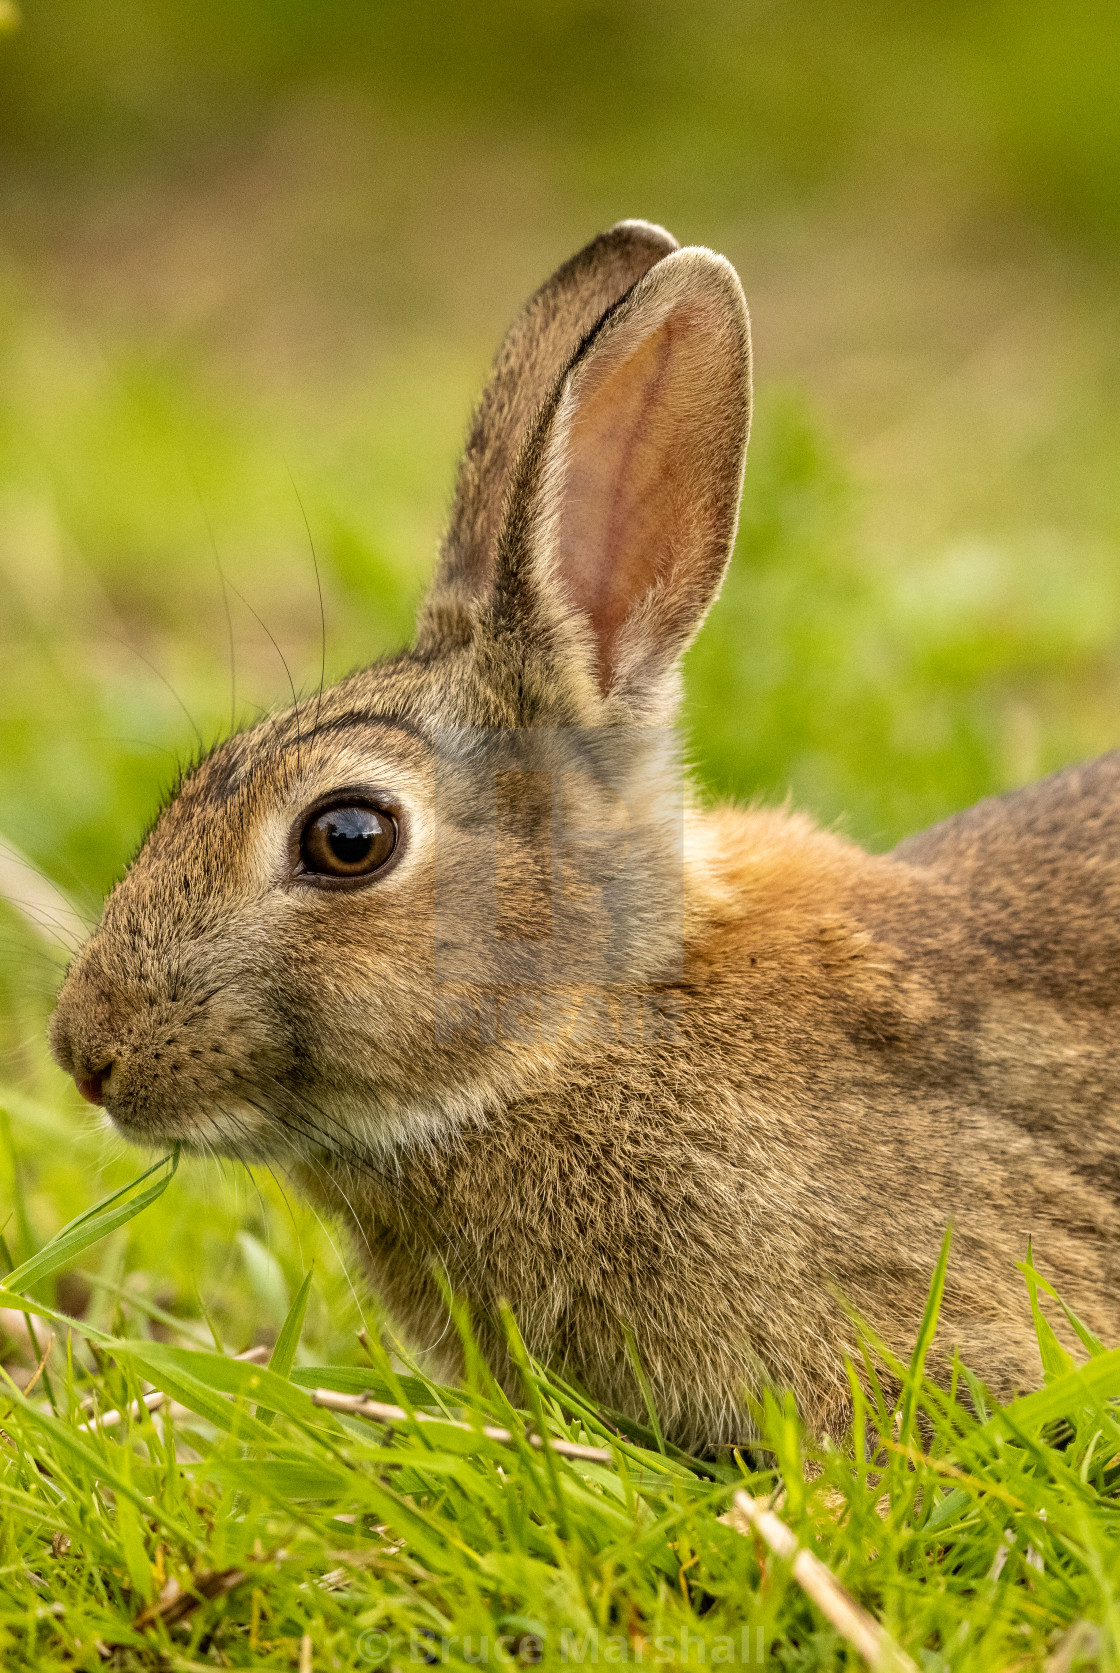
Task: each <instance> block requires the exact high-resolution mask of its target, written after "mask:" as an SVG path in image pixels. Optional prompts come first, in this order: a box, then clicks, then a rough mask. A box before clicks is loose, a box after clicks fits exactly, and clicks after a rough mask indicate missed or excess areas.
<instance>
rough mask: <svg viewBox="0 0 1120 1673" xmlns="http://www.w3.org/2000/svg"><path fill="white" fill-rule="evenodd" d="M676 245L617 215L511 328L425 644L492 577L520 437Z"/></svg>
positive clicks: (483, 404)
mask: <svg viewBox="0 0 1120 1673" xmlns="http://www.w3.org/2000/svg"><path fill="white" fill-rule="evenodd" d="M676 248H677V241H676V239H675V238H674V237H673V236H672V234H671V233H668V232H666V231H665V229H664V228H663V227H657V226H653V225H651V223H650V222H649V221H619V222H618V224H617V225H616V226H613V227H611V228H610V230H609V231H608V232H603V233H600V234H599V236H598V237H597V238H593V239H592V240H591V243H590V244H586V245H585V246H584V248H583V249H582V250H580V251H578V252H577V253H576V254H575V255H574V256H572V257H571V259H570V260H569V261H566V262H565V263H564V265H563V267H560V268H558V269H557V271H556V272H555V273H554V274H553V275H552V277H551V279H548V280H547V281H546V282H545V283H544V284H543V285H542V286H541V288H540V290H538V291H537V292H536V294H535V295H534V296H532V297H530V299H529V301H528V302H527V303H526V304H525V307H524V308H523V310H522V312H521V314H520V316H519V317H518V319H516V320H515V321H514V323H513V325H511V326H510V328H509V330H508V332H507V333H506V335H505V339H504V340H503V342H502V346H501V348H500V349H499V350H498V353H497V356H496V357H495V360H494V366H493V370H492V371H491V373H490V379H489V382H488V383H487V385H486V388H485V390H484V391H483V394H482V399H481V400H480V401H479V404H478V408H477V410H476V412H475V415H474V420H473V422H472V424H471V428H470V433H469V435H468V437H467V445H466V448H465V450H464V453H463V458H462V462H461V464H460V466H459V477H458V481H457V483H456V488H455V501H454V504H453V506H452V510H451V520H450V524H449V526H448V530H447V534H446V536H445V537H444V541H443V546H442V549H441V555H440V564H439V568H438V570H437V572H436V577H435V580H434V581H433V583H432V587H431V591H430V592H429V594H428V597H427V599H426V600H425V603H424V608H423V611H422V613H421V618H420V624H419V628H418V642H419V645H420V648H426V647H430V646H431V645H432V644H434V643H437V642H439V641H441V640H447V639H452V640H454V639H459V638H462V637H464V635H465V633H466V631H467V626H466V621H467V616H468V614H469V608H470V603H471V601H472V600H473V599H475V598H477V597H478V595H479V594H480V593H481V592H483V591H484V590H485V589H486V588H487V587H488V586H489V584H490V582H491V581H492V580H493V573H494V554H495V547H496V544H497V536H498V530H499V528H500V527H501V523H502V518H503V515H504V512H505V506H506V496H507V493H508V490H509V484H510V478H511V476H512V474H513V469H514V466H515V464H516V462H517V458H518V454H519V453H520V450H521V446H522V443H523V442H524V440H525V437H526V435H527V434H528V432H529V428H530V426H531V424H532V422H533V420H534V418H536V416H537V414H538V412H539V411H540V409H541V407H542V406H543V405H544V403H545V401H546V400H547V398H548V396H549V394H550V392H551V391H552V389H553V386H554V385H555V383H556V381H557V379H558V378H559V377H560V376H561V374H562V373H563V371H564V369H565V367H566V366H567V365H568V364H569V362H570V361H571V358H572V356H573V355H574V354H575V352H576V350H577V349H578V347H579V345H580V343H581V342H582V341H583V339H584V337H585V336H586V335H587V333H588V332H589V331H590V330H591V329H592V328H593V327H594V326H595V325H596V324H597V323H598V321H599V320H600V319H601V318H602V316H603V314H604V313H606V311H607V309H608V308H610V307H612V306H613V304H614V303H616V302H617V301H618V300H619V298H620V297H622V296H625V294H626V292H627V291H628V290H629V289H630V287H631V286H632V285H633V284H635V282H636V281H637V280H638V279H640V278H641V277H642V275H643V273H646V272H647V271H648V270H649V268H651V267H652V266H653V264H654V263H655V262H657V261H660V260H661V258H662V257H663V256H666V255H669V254H670V253H671V252H672V251H673V250H675V249H676Z"/></svg>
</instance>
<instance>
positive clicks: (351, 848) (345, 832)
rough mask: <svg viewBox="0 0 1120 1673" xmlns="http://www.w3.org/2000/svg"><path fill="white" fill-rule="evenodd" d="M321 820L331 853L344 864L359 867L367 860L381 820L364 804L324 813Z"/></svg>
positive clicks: (379, 829)
mask: <svg viewBox="0 0 1120 1673" xmlns="http://www.w3.org/2000/svg"><path fill="white" fill-rule="evenodd" d="M320 823H321V824H322V825H323V827H324V833H323V834H324V835H325V837H326V839H327V845H328V847H329V848H330V851H331V853H332V854H333V855H334V857H335V859H336V860H338V861H339V862H340V864H342V865H344V866H359V865H361V863H362V861H363V860H365V859H368V858H369V851H370V849H371V848H372V847H373V842H374V838H375V837H377V836H378V835H380V831H381V821H380V820H379V819H378V817H377V815H376V813H373V812H371V811H370V809H369V808H365V807H347V808H342V809H341V810H340V811H339V812H338V813H326V814H324V815H323V818H322V820H321V822H320Z"/></svg>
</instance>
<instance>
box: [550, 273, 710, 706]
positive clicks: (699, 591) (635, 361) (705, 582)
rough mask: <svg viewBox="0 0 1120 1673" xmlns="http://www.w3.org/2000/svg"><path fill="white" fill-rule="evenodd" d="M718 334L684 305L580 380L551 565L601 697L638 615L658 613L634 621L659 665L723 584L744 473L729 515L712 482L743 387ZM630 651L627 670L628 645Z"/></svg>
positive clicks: (596, 360) (636, 331)
mask: <svg viewBox="0 0 1120 1673" xmlns="http://www.w3.org/2000/svg"><path fill="white" fill-rule="evenodd" d="M721 324H722V325H724V326H725V322H722V321H720V320H719V319H718V318H713V317H712V313H711V312H710V311H709V310H706V309H704V308H703V307H700V308H695V307H690V306H689V305H688V304H687V303H678V305H677V306H676V307H675V308H673V309H672V310H671V311H669V312H668V313H667V314H665V315H663V316H662V318H661V319H660V321H659V322H658V323H656V324H655V325H654V326H653V328H652V329H649V330H645V331H643V330H641V329H640V325H639V322H637V321H635V322H633V324H630V323H629V322H626V323H623V324H622V325H621V329H620V330H619V331H618V333H617V339H618V340H617V341H609V342H607V343H604V344H603V346H602V350H601V353H600V355H596V354H595V352H594V350H593V351H592V353H591V354H590V355H589V356H588V360H587V361H586V362H584V363H583V364H582V365H578V366H577V367H576V369H575V372H574V374H573V381H572V385H571V389H570V400H571V407H570V414H571V417H570V429H569V432H568V444H567V454H566V460H565V470H564V477H563V487H562V489H561V493H560V503H559V506H558V519H557V524H556V528H557V537H556V545H555V547H554V552H553V557H554V562H555V565H556V574H557V577H558V579H559V580H560V582H561V583H562V585H563V587H564V590H565V592H566V594H567V596H568V598H569V600H570V601H571V603H572V604H574V605H575V606H576V607H577V608H578V609H579V610H580V611H582V612H583V613H584V614H585V615H586V616H587V617H588V618H589V620H590V623H591V627H592V630H593V633H594V638H595V644H596V648H597V652H598V662H599V670H598V671H599V683H600V686H601V689H602V690H603V692H604V694H605V693H607V692H608V691H609V690H610V689H611V687H612V686H613V685H614V684H615V681H616V677H617V675H618V673H619V653H620V651H621V650H622V648H623V646H622V644H621V640H622V636H623V629H624V627H625V626H626V623H627V622H628V621H630V620H631V619H632V618H634V613H635V611H637V610H638V609H639V607H640V606H642V605H643V603H649V604H650V605H651V606H652V608H650V609H648V610H646V611H645V612H643V614H642V619H641V622H640V623H639V622H638V621H635V628H634V631H635V632H636V633H638V634H639V635H640V639H641V643H640V645H639V646H638V647H637V651H638V654H639V655H640V657H641V659H642V660H644V661H650V662H653V663H655V664H664V662H666V661H667V660H669V659H671V658H672V657H673V656H675V655H676V654H677V652H678V651H679V650H680V649H681V648H682V647H683V644H684V643H686V642H687V639H688V637H689V636H690V633H691V631H692V630H693V629H694V628H695V627H696V625H698V622H699V620H700V618H701V616H702V615H703V611H704V609H705V608H706V607H707V604H708V603H710V601H711V598H712V596H714V592H715V589H716V588H717V587H718V585H719V579H720V576H721V574H722V570H723V564H724V562H725V560H726V555H727V544H728V539H729V534H730V529H731V528H732V527H733V524H734V516H735V501H736V499H737V494H738V479H737V469H736V468H733V469H732V473H731V474H732V476H734V477H735V480H734V482H733V483H732V484H730V485H729V486H730V501H731V503H730V511H728V503H727V502H728V498H729V495H728V491H727V489H726V488H725V489H724V490H723V491H722V492H721V491H719V485H718V481H717V482H713V480H712V478H713V477H715V478H717V479H718V478H719V476H720V475H721V474H726V473H725V472H722V473H721V469H720V467H721V465H722V464H723V460H722V458H721V455H722V454H724V453H725V452H726V441H727V438H726V435H725V432H726V427H727V419H728V402H727V395H728V393H729V383H731V382H733V380H734V378H735V377H736V376H737V375H741V374H740V373H739V368H738V367H737V366H736V365H735V355H734V350H733V348H732V345H731V344H729V342H728V339H727V334H726V328H725V329H723V330H721V329H720V327H721ZM729 349H731V352H730V353H729ZM732 404H733V403H732ZM740 446H741V444H740ZM625 649H626V653H627V660H629V658H630V656H631V655H632V654H633V650H634V646H633V640H632V636H631V635H627V643H626V646H625Z"/></svg>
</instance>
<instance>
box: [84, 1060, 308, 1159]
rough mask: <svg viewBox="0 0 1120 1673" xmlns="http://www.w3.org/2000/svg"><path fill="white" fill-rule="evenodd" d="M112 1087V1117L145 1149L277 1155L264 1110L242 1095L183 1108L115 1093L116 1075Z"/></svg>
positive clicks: (107, 1101)
mask: <svg viewBox="0 0 1120 1673" xmlns="http://www.w3.org/2000/svg"><path fill="white" fill-rule="evenodd" d="M106 1092H107V1096H106V1097H105V1098H104V1100H103V1104H104V1111H105V1117H106V1123H107V1125H108V1126H109V1127H111V1128H112V1130H113V1131H114V1132H117V1133H119V1134H120V1136H121V1137H122V1138H124V1139H127V1140H128V1142H129V1143H130V1144H135V1145H140V1146H142V1147H143V1148H145V1149H149V1148H155V1147H157V1146H159V1145H166V1144H178V1145H181V1146H182V1148H183V1149H184V1150H185V1151H187V1152H188V1153H190V1154H192V1155H198V1156H223V1157H224V1156H229V1157H234V1158H236V1159H237V1160H239V1161H244V1162H253V1161H263V1160H265V1159H267V1158H268V1157H270V1156H273V1155H275V1151H276V1145H275V1142H274V1140H273V1141H272V1142H270V1138H269V1124H268V1123H267V1122H266V1121H265V1120H264V1119H263V1118H262V1115H261V1113H260V1111H259V1110H257V1109H256V1108H254V1107H252V1106H250V1105H249V1104H247V1103H244V1102H243V1101H241V1100H239V1099H236V1098H233V1099H223V1100H222V1101H221V1102H220V1103H212V1104H208V1105H205V1106H202V1105H200V1106H199V1107H197V1108H194V1109H190V1110H178V1111H177V1110H173V1109H169V1108H167V1107H166V1106H163V1105H160V1106H152V1105H148V1104H144V1105H142V1106H139V1107H138V1106H137V1105H136V1104H134V1103H132V1102H131V1101H130V1100H128V1099H127V1098H114V1097H113V1095H112V1086H111V1077H110V1085H109V1086H108V1087H107V1088H106Z"/></svg>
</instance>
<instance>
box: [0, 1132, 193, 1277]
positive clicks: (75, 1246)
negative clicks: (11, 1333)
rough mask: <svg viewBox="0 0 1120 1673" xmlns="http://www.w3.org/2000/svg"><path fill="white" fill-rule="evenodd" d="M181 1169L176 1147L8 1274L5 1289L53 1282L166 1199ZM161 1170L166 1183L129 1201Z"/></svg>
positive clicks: (75, 1220)
mask: <svg viewBox="0 0 1120 1673" xmlns="http://www.w3.org/2000/svg"><path fill="white" fill-rule="evenodd" d="M178 1166H179V1147H178V1145H176V1147H175V1149H174V1150H173V1151H172V1153H171V1154H170V1156H164V1157H163V1158H162V1159H161V1160H160V1161H158V1162H155V1163H153V1164H152V1166H151V1167H150V1168H145V1170H144V1172H143V1173H141V1174H138V1175H137V1176H136V1178H135V1179H133V1180H132V1181H131V1182H130V1183H129V1184H128V1185H122V1186H121V1188H120V1190H119V1191H113V1192H112V1193H111V1194H110V1195H109V1196H107V1197H103V1198H102V1199H101V1201H100V1202H97V1203H94V1205H93V1207H92V1208H87V1209H86V1210H85V1211H84V1212H83V1213H81V1214H79V1215H77V1216H75V1218H74V1219H73V1220H71V1221H70V1222H69V1223H68V1224H67V1225H65V1226H63V1228H62V1230H61V1231H60V1232H58V1233H57V1234H56V1235H55V1236H54V1237H52V1238H51V1240H50V1242H49V1243H46V1244H44V1246H43V1247H42V1248H41V1249H40V1250H39V1252H38V1254H37V1255H32V1256H31V1259H30V1260H26V1261H24V1262H23V1264H22V1265H21V1266H17V1267H16V1269H15V1271H14V1272H9V1273H8V1276H7V1277H6V1278H5V1280H4V1287H5V1288H6V1289H8V1290H10V1291H12V1292H13V1293H14V1294H17V1295H19V1294H22V1292H23V1291H24V1290H29V1289H31V1288H32V1287H33V1286H34V1285H35V1284H38V1283H41V1282H42V1280H43V1279H44V1278H49V1277H51V1276H52V1275H53V1274H54V1273H56V1272H60V1271H62V1269H63V1268H64V1267H67V1266H69V1265H71V1263H72V1262H73V1260H74V1258H75V1256H77V1255H80V1254H81V1253H82V1251H83V1250H85V1249H88V1248H89V1247H90V1245H91V1244H92V1243H98V1242H100V1240H101V1239H102V1238H103V1237H108V1235H109V1233H110V1232H113V1231H116V1230H117V1228H118V1227H119V1226H125V1225H127V1224H128V1222H129V1221H130V1220H135V1218H136V1216H137V1215H138V1214H142V1213H143V1212H144V1210H145V1209H146V1208H149V1207H150V1206H151V1205H152V1203H154V1202H155V1201H156V1200H157V1199H158V1198H159V1197H162V1195H163V1193H164V1192H165V1191H166V1189H167V1187H168V1186H169V1185H170V1183H171V1181H172V1179H173V1178H174V1176H175V1171H176V1169H177V1168H178ZM161 1168H166V1169H167V1172H166V1173H165V1175H164V1177H163V1178H162V1179H159V1180H157V1181H156V1183H155V1184H154V1185H149V1186H148V1189H147V1190H146V1191H141V1192H140V1194H139V1195H138V1196H135V1197H131V1199H130V1198H129V1193H130V1192H132V1191H134V1190H135V1189H136V1187H137V1186H138V1185H142V1184H143V1182H144V1180H145V1179H150V1178H151V1176H152V1174H154V1173H158V1172H159V1170H160V1169H161Z"/></svg>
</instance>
